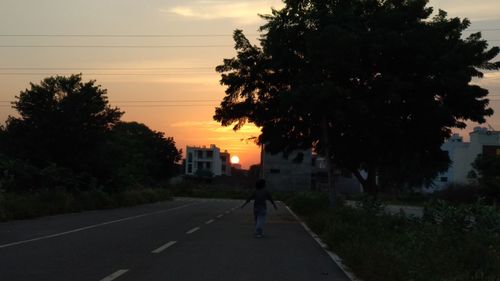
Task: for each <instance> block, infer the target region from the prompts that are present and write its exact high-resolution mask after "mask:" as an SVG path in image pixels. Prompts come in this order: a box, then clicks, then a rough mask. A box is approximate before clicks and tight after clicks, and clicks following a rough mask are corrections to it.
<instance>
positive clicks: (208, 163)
mask: <svg viewBox="0 0 500 281" xmlns="http://www.w3.org/2000/svg"><path fill="white" fill-rule="evenodd" d="M210 164H212V163H210V162H207V165H206V167H207V169H209V170H210V169H211V168H212V165H210Z"/></svg>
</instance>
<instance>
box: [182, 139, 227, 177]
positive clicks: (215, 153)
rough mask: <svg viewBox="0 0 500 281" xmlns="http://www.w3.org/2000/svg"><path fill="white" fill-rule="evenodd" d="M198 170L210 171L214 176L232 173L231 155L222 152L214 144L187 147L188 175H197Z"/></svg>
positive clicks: (186, 167) (186, 170) (186, 171)
mask: <svg viewBox="0 0 500 281" xmlns="http://www.w3.org/2000/svg"><path fill="white" fill-rule="evenodd" d="M198 171H208V172H210V173H211V175H212V176H221V175H226V176H230V175H231V163H230V155H229V153H228V152H227V151H224V152H220V149H219V148H218V147H217V146H215V145H214V144H212V145H210V147H206V146H203V147H198V146H187V147H186V166H185V174H186V175H196V174H197V172H198Z"/></svg>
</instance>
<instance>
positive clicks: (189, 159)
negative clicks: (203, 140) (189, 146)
mask: <svg viewBox="0 0 500 281" xmlns="http://www.w3.org/2000/svg"><path fill="white" fill-rule="evenodd" d="M188 162H189V163H192V162H193V153H191V152H189V153H188Z"/></svg>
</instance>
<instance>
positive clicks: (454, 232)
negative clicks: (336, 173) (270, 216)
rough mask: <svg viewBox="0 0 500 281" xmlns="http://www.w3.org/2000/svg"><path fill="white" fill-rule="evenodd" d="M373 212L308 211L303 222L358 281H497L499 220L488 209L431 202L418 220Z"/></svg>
mask: <svg viewBox="0 0 500 281" xmlns="http://www.w3.org/2000/svg"><path fill="white" fill-rule="evenodd" d="M370 210H371V211H370ZM379 210H380V205H379V203H376V202H374V201H372V202H369V201H368V202H366V203H365V206H364V207H363V206H362V205H361V206H360V207H358V208H351V207H339V208H335V209H328V210H325V209H323V210H322V211H320V210H316V211H311V210H308V211H309V213H310V214H312V215H309V216H308V217H306V221H307V223H308V224H309V226H310V227H311V228H312V229H313V230H314V231H316V232H317V233H319V234H320V236H321V237H322V239H323V240H324V241H325V242H326V243H327V244H328V245H329V246H330V247H331V248H332V249H333V250H334V251H335V252H336V253H337V254H338V255H339V256H340V257H341V258H342V260H343V262H344V263H345V264H346V265H347V266H349V267H350V268H351V269H352V271H353V272H354V273H355V274H356V275H357V276H358V277H360V278H361V279H363V280H370V281H392V280H398V281H399V280H401V281H403V280H413V281H428V280H440V281H466V280H467V281H479V280H481V281H499V280H500V214H499V213H498V211H497V210H495V208H494V207H491V206H485V205H484V204H483V203H482V202H481V201H478V202H476V203H475V204H473V205H469V206H453V205H450V204H448V203H446V202H444V201H436V202H433V203H432V204H429V205H427V206H426V209H425V215H424V217H423V218H422V219H418V218H414V217H405V216H403V215H389V214H386V213H384V212H381V211H379Z"/></svg>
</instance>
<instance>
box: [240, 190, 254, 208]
mask: <svg viewBox="0 0 500 281" xmlns="http://www.w3.org/2000/svg"><path fill="white" fill-rule="evenodd" d="M252 200H255V191H254V192H253V193H252V195H251V196H250V197H248V199H247V201H245V203H243V205H241V207H240V208H241V209H243V207H245V206H246V205H247V204H248V203H249V202H250V201H252Z"/></svg>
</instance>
